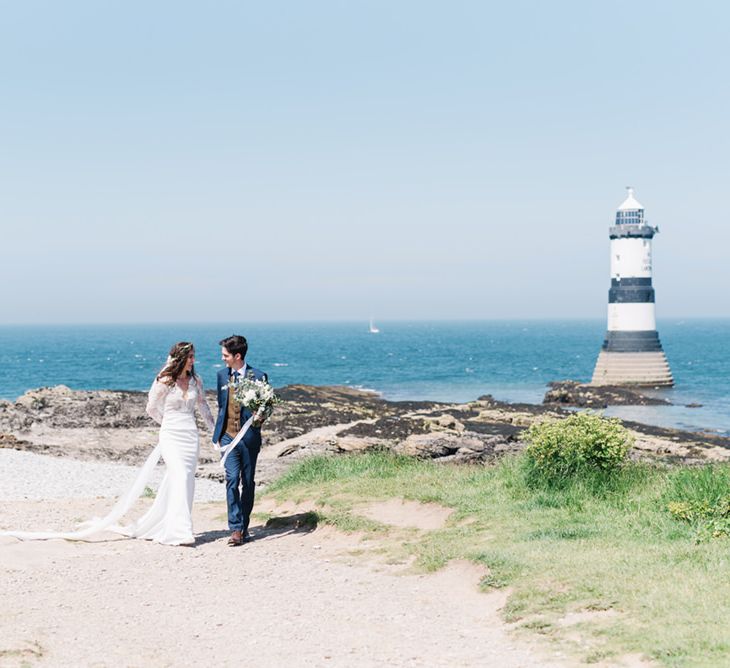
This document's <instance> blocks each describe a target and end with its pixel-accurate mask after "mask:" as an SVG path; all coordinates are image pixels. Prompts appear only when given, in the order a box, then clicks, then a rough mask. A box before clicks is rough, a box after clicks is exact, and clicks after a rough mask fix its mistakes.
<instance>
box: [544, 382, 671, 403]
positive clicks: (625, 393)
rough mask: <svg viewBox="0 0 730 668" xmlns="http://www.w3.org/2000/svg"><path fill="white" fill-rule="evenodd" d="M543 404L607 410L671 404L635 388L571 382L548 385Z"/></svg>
mask: <svg viewBox="0 0 730 668" xmlns="http://www.w3.org/2000/svg"><path fill="white" fill-rule="evenodd" d="M549 387H550V389H549V390H548V391H547V392H546V393H545V398H544V399H543V400H542V402H543V404H547V405H562V406H578V407H579V408H607V407H608V406H661V405H664V406H671V402H669V401H667V400H666V399H661V398H659V397H652V396H648V395H646V394H644V393H643V392H640V391H639V390H637V389H635V388H630V387H620V386H617V385H584V384H582V383H577V382H575V381H573V380H561V381H557V382H554V383H549Z"/></svg>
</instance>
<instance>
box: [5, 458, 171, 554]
mask: <svg viewBox="0 0 730 668" xmlns="http://www.w3.org/2000/svg"><path fill="white" fill-rule="evenodd" d="M160 452H161V446H160V444H159V443H158V444H157V446H156V447H155V449H154V450H153V451H152V452H151V453H150V454H149V456H148V457H147V461H145V463H144V464H143V465H142V468H141V469H140V471H139V473H138V474H137V477H136V479H135V480H134V482H133V483H132V485H131V486H130V487H129V489H128V490H127V491H126V492H125V493H124V494H122V496H120V497H119V499H118V500H117V502H116V503H115V504H114V507H113V508H112V509H111V510H110V511H109V512H108V513H107V515H106V516H105V517H101V518H99V517H95V518H94V519H91V520H89V521H87V522H83V523H82V524H80V525H79V528H78V530H76V531H69V532H65V533H64V532H52V531H0V536H11V537H13V538H20V539H21V540H50V539H53V538H63V539H64V540H85V539H86V538H88V537H89V536H91V535H93V534H95V533H99V532H100V531H105V530H107V531H113V532H115V533H121V534H124V535H131V534H133V529H132V527H133V526H134V525H131V526H130V527H120V526H118V525H117V522H118V521H119V520H120V519H121V518H122V517H124V515H126V514H127V512H129V510H130V509H131V507H132V506H133V505H134V502H135V501H136V500H137V499H138V498H139V497H140V496H142V493H143V492H144V489H145V485H146V484H147V482H148V481H149V480H150V478H151V477H152V474H153V472H154V470H155V466H157V462H159V461H160Z"/></svg>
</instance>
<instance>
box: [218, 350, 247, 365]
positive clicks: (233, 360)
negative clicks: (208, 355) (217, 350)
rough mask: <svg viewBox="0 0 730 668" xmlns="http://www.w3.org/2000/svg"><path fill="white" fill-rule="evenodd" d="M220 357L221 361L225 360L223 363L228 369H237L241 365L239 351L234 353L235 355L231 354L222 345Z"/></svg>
mask: <svg viewBox="0 0 730 668" xmlns="http://www.w3.org/2000/svg"><path fill="white" fill-rule="evenodd" d="M221 359H222V360H223V362H225V365H226V366H227V367H228V368H229V369H238V368H239V367H241V366H242V362H243V360H242V359H241V353H236V354H235V355H231V353H229V352H228V348H226V347H225V346H223V347H222V348H221Z"/></svg>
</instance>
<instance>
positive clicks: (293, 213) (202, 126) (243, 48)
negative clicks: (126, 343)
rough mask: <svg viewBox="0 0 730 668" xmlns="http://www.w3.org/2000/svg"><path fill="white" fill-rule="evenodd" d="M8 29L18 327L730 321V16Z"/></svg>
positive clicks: (270, 11) (171, 16)
mask: <svg viewBox="0 0 730 668" xmlns="http://www.w3.org/2000/svg"><path fill="white" fill-rule="evenodd" d="M0 8H1V9H2V12H1V14H0V96H1V97H0V140H1V141H0V226H1V233H0V280H1V281H2V288H3V289H2V295H3V297H2V308H0V323H22V322H28V323H29V322H48V323H52V322H146V321H223V320H226V321H230V320H239V319H240V320H243V321H249V320H263V321H266V320H297V319H362V320H366V319H367V318H368V316H369V315H370V314H372V315H373V316H374V317H375V319H376V321H379V320H380V321H382V320H388V319H411V318H413V319H446V318H469V319H472V318H474V319H481V318H510V317H520V318H544V317H578V318H583V317H585V318H593V317H598V318H600V317H604V314H605V309H606V302H607V291H608V287H609V283H610V278H609V256H608V251H609V240H608V226H609V225H610V224H611V222H612V220H613V216H614V211H615V208H616V207H617V206H618V205H619V204H620V203H621V201H622V200H623V199H624V196H625V190H624V188H625V186H627V185H632V186H634V188H635V189H636V195H637V198H638V199H639V200H640V201H641V202H642V203H643V204H644V206H645V207H646V215H647V219H648V220H649V222H650V223H651V224H654V225H659V227H660V230H661V232H660V234H659V235H658V236H657V237H655V240H654V285H655V288H656V290H657V314H658V316H659V317H660V318H661V317H662V316H664V317H669V316H681V317H691V316H728V315H730V308H729V307H730V298H728V296H727V286H728V283H729V282H730V280H729V279H730V252H729V250H728V246H729V245H730V232H729V231H728V223H729V222H730V215H729V205H728V184H730V133H729V132H728V125H729V123H730V121H729V119H730V88H729V87H728V63H730V58H729V57H730V40H728V38H727V29H728V25H730V4H728V3H723V2H719V1H717V0H713V1H712V2H708V1H706V0H694V1H693V2H691V3H690V2H686V1H683V2H674V1H671V0H670V1H667V0H662V1H654V2H647V1H642V0H631V1H630V2H629V1H623V0H622V1H604V2H598V1H595V2H594V1H592V0H575V1H570V2H569V1H561V0H554V1H553V2H544V1H542V0H533V1H529V2H528V1H524V0H510V2H504V1H501V2H489V1H488V0H482V1H476V0H474V1H472V2H466V1H459V0H450V1H449V2H428V1H426V0H417V1H415V0H414V1H410V0H407V1H406V0H403V1H399V0H382V1H370V0H361V1H359V2H355V1H354V0H341V1H334V0H332V1H329V2H325V1H319V0H308V1H306V2H303V1H301V0H280V1H277V2H247V1H242V0H236V1H232V0H231V1H216V2H185V1H184V0H175V1H174V2H172V1H170V2H167V1H165V2H163V1H154V0H146V1H144V2H138V1H135V0H123V1H112V0H88V1H86V2H81V1H76V0H66V1H64V2H57V1H56V0H49V1H46V2H41V1H36V0H23V1H22V2H11V1H10V0H0Z"/></svg>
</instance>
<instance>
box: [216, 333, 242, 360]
mask: <svg viewBox="0 0 730 668" xmlns="http://www.w3.org/2000/svg"><path fill="white" fill-rule="evenodd" d="M218 345H219V346H223V347H224V348H225V349H226V350H227V351H228V352H229V353H231V355H233V356H234V357H235V356H236V355H237V354H238V353H241V359H242V360H243V359H246V353H247V352H248V342H247V341H246V337H245V336H239V335H238V334H233V335H231V336H227V337H226V338H225V339H221V340H220V341H219V342H218Z"/></svg>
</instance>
